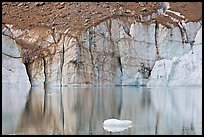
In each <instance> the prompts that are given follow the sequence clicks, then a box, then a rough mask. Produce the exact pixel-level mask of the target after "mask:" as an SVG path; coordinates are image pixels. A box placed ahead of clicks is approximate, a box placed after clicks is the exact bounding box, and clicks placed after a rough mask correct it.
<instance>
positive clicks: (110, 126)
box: [103, 119, 132, 132]
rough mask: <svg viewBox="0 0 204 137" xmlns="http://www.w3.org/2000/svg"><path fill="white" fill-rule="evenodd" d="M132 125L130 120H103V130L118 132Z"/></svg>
mask: <svg viewBox="0 0 204 137" xmlns="http://www.w3.org/2000/svg"><path fill="white" fill-rule="evenodd" d="M130 127H132V121H130V120H118V119H107V120H105V121H104V122H103V128H104V130H107V131H110V132H119V131H123V130H125V129H128V128H130Z"/></svg>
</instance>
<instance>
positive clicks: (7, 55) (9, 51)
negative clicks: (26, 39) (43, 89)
mask: <svg viewBox="0 0 204 137" xmlns="http://www.w3.org/2000/svg"><path fill="white" fill-rule="evenodd" d="M19 49H20V48H19V46H18V45H17V44H16V43H15V41H14V40H12V39H11V38H9V37H8V36H5V35H2V84H12V85H13V84H18V85H19V84H23V85H25V86H26V87H28V88H29V87H30V82H29V77H28V75H27V72H26V68H25V65H24V64H23V61H22V56H21V51H20V50H19Z"/></svg>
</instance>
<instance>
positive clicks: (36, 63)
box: [2, 17, 202, 86]
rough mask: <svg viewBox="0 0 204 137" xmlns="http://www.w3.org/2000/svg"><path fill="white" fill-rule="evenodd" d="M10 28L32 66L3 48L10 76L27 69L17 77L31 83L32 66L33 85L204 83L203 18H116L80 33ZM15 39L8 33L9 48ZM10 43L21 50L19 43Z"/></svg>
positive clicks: (5, 65) (26, 59) (6, 38)
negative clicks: (170, 22)
mask: <svg viewBox="0 0 204 137" xmlns="http://www.w3.org/2000/svg"><path fill="white" fill-rule="evenodd" d="M10 31H11V32H12V33H13V34H12V37H15V40H16V42H17V43H18V44H19V45H21V48H20V51H21V53H20V52H19V53H18V55H17V56H19V55H20V54H22V57H23V61H24V64H25V65H26V67H25V66H24V64H23V63H22V62H20V61H19V59H16V58H12V57H10V56H7V55H6V54H9V53H6V54H4V53H2V57H3V67H4V68H3V71H4V72H5V73H4V75H3V80H4V81H6V79H7V78H9V79H11V76H12V75H15V76H16V75H17V74H20V73H16V72H17V71H18V70H21V74H23V76H25V78H23V77H22V75H19V76H16V77H17V79H18V78H19V79H21V80H22V81H24V82H25V79H26V82H28V83H29V80H28V77H27V75H26V70H27V74H28V76H29V79H30V82H31V84H32V85H43V84H48V85H62V86H66V85H69V84H107V85H149V86H153V85H201V81H202V80H201V78H202V77H201V75H202V71H201V69H202V40H201V36H202V23H200V22H189V23H187V24H181V25H180V26H178V27H173V28H167V27H165V26H162V25H161V24H158V23H157V22H156V23H151V24H149V25H148V24H144V23H141V22H137V21H135V20H134V18H132V17H119V18H110V19H107V20H105V21H103V22H101V23H99V24H98V25H96V26H93V27H91V28H89V29H88V30H86V31H84V32H83V33H82V34H81V35H80V36H79V37H73V36H70V35H66V32H65V33H59V32H56V31H55V30H54V29H50V28H34V29H32V30H29V31H24V32H21V33H17V31H16V30H12V29H11V28H10ZM9 41H11V40H9V39H8V37H6V36H4V35H3V52H4V51H5V52H6V51H7V49H6V48H9V46H6V45H8V44H6V43H8V42H9ZM4 45H5V46H4ZM9 45H10V47H12V48H15V49H16V50H14V52H17V49H18V46H17V44H16V43H12V44H9ZM4 47H6V48H5V49H4ZM8 51H10V50H8ZM13 54H15V53H12V56H15V55H13ZM9 62H12V65H14V64H15V62H16V63H17V65H16V66H15V67H13V68H15V69H14V70H15V71H14V72H13V71H9V70H8V69H9V68H11V67H12V65H11V64H9ZM20 66H21V68H20ZM10 74H12V75H10ZM8 75H10V76H8ZM21 77H22V78H21ZM14 80H16V78H15V79H14ZM7 81H9V80H7Z"/></svg>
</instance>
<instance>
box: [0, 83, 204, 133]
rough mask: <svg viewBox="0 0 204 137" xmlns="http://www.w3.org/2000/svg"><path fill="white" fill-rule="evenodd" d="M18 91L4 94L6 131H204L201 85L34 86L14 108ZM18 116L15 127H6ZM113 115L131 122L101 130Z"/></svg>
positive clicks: (13, 125) (3, 122)
mask: <svg viewBox="0 0 204 137" xmlns="http://www.w3.org/2000/svg"><path fill="white" fill-rule="evenodd" d="M8 88H9V87H8ZM3 92H6V89H4V91H3ZM15 95H16V94H15V92H12V93H11V94H9V95H7V96H10V97H9V98H7V100H6V99H3V98H2V99H3V101H2V102H3V105H2V107H3V108H4V109H3V110H2V111H3V112H2V113H3V114H4V115H2V119H3V121H2V125H3V126H2V128H3V127H4V129H3V131H2V134H68V135H69V134H74V135H76V134H106V135H109V134H113V135H114V134H119V135H126V134H130V135H131V134H135V135H138V134H140V135H142V134H170V135H171V134H178V135H182V134H202V88H201V87H172V88H169V87H168V88H167V87H160V88H159V87H158V88H147V87H132V86H131V87H120V86H117V87H111V86H110V87H91V86H87V87H49V86H48V87H46V89H44V87H32V88H31V89H30V91H29V93H28V96H27V98H25V97H24V98H23V99H21V100H25V101H24V102H23V103H22V104H24V105H21V106H22V107H21V108H15V103H11V104H10V109H13V110H12V112H10V111H8V110H7V109H5V108H6V107H7V106H6V105H8V104H9V103H8V101H9V99H12V100H13V99H14V100H16V101H18V100H19V98H14V97H12V96H15ZM6 102H7V103H6ZM6 114H11V115H6ZM14 116H15V117H17V118H16V119H17V120H16V122H15V124H14V123H11V124H10V125H12V126H10V127H12V129H11V128H9V126H5V124H6V123H7V122H8V120H9V118H11V119H12V117H14ZM111 118H115V119H121V120H125V119H126V120H131V121H132V123H133V125H132V127H131V128H128V129H125V130H124V131H120V132H114V133H111V132H109V131H106V130H104V129H103V122H104V120H106V119H111ZM9 131H10V132H9Z"/></svg>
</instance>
